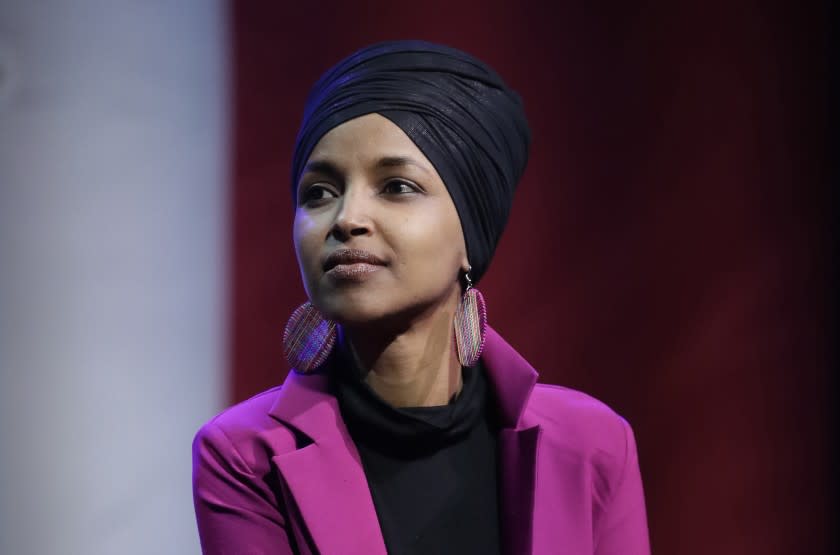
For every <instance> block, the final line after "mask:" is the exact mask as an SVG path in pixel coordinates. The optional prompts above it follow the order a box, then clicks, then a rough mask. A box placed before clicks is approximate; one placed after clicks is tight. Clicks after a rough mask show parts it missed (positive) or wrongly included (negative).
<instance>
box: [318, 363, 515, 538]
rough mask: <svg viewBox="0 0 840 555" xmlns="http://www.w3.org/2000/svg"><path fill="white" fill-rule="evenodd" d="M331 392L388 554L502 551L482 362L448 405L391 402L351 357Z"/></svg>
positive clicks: (467, 371) (493, 428)
mask: <svg viewBox="0 0 840 555" xmlns="http://www.w3.org/2000/svg"><path fill="white" fill-rule="evenodd" d="M336 367H341V368H343V370H341V371H334V372H333V373H332V374H331V375H332V380H331V382H332V385H333V392H334V393H335V395H336V398H337V399H338V402H339V406H340V407H341V414H342V416H343V418H344V421H345V423H346V424H347V428H348V430H349V432H350V435H351V437H352V438H353V441H354V442H355V444H356V447H357V448H358V450H359V454H360V455H361V458H362V465H363V466H364V471H365V475H366V476H367V481H368V485H369V487H370V491H371V494H372V497H373V503H374V505H375V507H376V513H377V515H378V517H379V524H380V527H381V528H382V535H383V538H384V540H385V546H386V547H387V549H388V553H391V554H397V555H404V554H414V553H418V554H420V553H422V554H423V555H427V554H430V553H435V554H447V553H452V554H458V555H465V554H470V553H476V554H482V555H486V554H490V555H492V554H498V553H500V549H501V548H500V539H499V509H498V501H497V499H498V495H497V489H498V488H497V481H496V477H497V474H496V436H497V430H498V428H497V425H496V424H495V422H494V418H493V415H492V412H493V411H492V410H490V407H491V406H492V403H488V394H489V388H488V386H487V378H486V377H485V373H484V369H483V368H482V367H481V365H480V364H479V365H478V366H476V367H475V368H463V387H462V389H461V392H460V394H458V395H457V396H456V397H453V399H452V400H451V401H450V402H449V404H448V405H443V406H438V407H412V408H394V407H392V406H391V405H389V404H388V403H387V402H385V401H384V400H383V399H382V398H381V397H379V396H378V395H377V394H376V393H375V392H374V391H373V390H372V389H371V388H370V386H368V385H367V383H366V382H365V381H363V380H362V379H361V378H360V377H359V376H358V371H357V370H356V369H355V368H354V367H353V366H352V364H341V365H336Z"/></svg>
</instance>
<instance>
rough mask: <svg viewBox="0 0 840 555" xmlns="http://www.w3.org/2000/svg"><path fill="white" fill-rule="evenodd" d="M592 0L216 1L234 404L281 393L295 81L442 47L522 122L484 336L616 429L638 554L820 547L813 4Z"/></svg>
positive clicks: (292, 292) (823, 342)
mask: <svg viewBox="0 0 840 555" xmlns="http://www.w3.org/2000/svg"><path fill="white" fill-rule="evenodd" d="M534 4H535V5H536V3H534ZM590 4H595V3H589V2H584V1H578V2H567V3H565V4H563V5H562V6H560V7H553V8H550V9H549V8H543V7H532V8H528V9H524V8H523V7H522V6H518V5H516V3H514V2H491V3H489V4H488V3H486V2H482V3H456V2H452V1H446V2H425V3H417V2H415V3H395V2H369V3H367V6H366V7H365V9H364V11H362V10H361V8H360V7H358V5H356V3H350V2H338V1H336V2H320V3H319V2H308V3H307V6H308V7H304V6H303V5H298V6H289V5H286V3H277V2H268V1H262V2H253V1H249V2H236V3H234V4H233V5H234V6H235V7H234V8H233V16H234V18H233V20H234V33H233V37H234V45H235V57H234V68H235V126H234V132H235V143H234V144H235V166H234V176H233V183H234V185H235V186H234V189H233V193H232V199H233V203H232V205H233V223H234V226H233V229H234V236H233V260H234V264H233V270H232V271H233V275H232V299H233V300H232V303H233V305H232V306H233V327H232V341H233V344H232V347H233V348H232V352H233V358H232V369H233V372H232V376H233V377H232V391H233V399H232V401H233V400H240V399H242V398H245V397H247V396H250V395H251V394H253V393H255V392H257V391H259V390H262V389H264V388H267V387H269V386H272V385H275V384H277V383H279V382H280V381H281V380H282V379H283V377H284V375H285V373H286V368H285V365H284V363H283V362H282V360H283V357H282V348H281V340H280V338H281V334H282V329H283V326H284V324H285V320H286V318H287V316H288V315H289V314H290V312H291V311H292V309H293V308H294V307H295V306H297V305H298V304H299V303H300V302H302V301H303V300H304V294H303V290H302V288H301V286H300V284H299V278H298V271H297V265H296V262H295V258H294V254H293V250H292V244H291V233H290V230H291V217H292V209H291V206H290V198H289V184H288V168H289V161H290V153H291V150H292V145H293V141H294V136H295V133H296V131H297V127H298V124H299V118H300V114H301V110H302V105H303V100H304V97H305V94H306V92H307V89H308V87H309V86H310V84H311V83H312V82H313V81H314V80H315V79H316V78H317V77H318V75H319V74H320V73H321V72H322V71H323V70H324V69H326V68H327V67H328V66H329V65H331V64H332V63H334V62H335V61H337V60H338V59H339V58H341V57H343V56H344V55H346V54H348V53H349V52H351V51H352V50H354V49H356V48H358V47H360V46H363V45H365V44H368V43H371V42H375V41H378V40H384V39H390V38H424V39H428V40H433V41H439V42H444V43H448V44H451V45H453V46H456V47H460V48H463V49H465V50H468V51H470V52H473V53H475V54H476V55H478V56H479V57H481V58H483V59H485V60H486V61H487V62H489V63H490V64H491V65H493V66H494V67H496V68H497V69H498V70H499V72H500V73H501V74H502V75H503V76H504V77H505V78H506V80H507V81H508V82H509V83H510V84H511V85H512V86H513V87H514V88H516V89H517V90H518V91H520V93H521V94H522V96H523V98H524V100H525V104H526V109H527V112H528V114H529V117H530V120H531V124H532V128H533V136H534V140H533V150H532V155H531V161H530V164H529V167H528V171H527V173H526V175H525V177H524V179H523V181H522V183H521V187H520V190H519V193H518V196H517V199H516V202H515V204H514V208H513V214H512V217H511V221H510V224H509V226H508V230H507V232H506V235H505V236H504V238H503V240H502V243H501V245H500V247H499V250H498V253H497V256H496V259H495V260H494V263H493V266H492V267H491V270H490V272H489V274H488V275H487V277H486V278H485V280H484V281H483V282H482V284H481V289H482V291H483V292H484V294H485V296H486V298H487V300H488V304H489V316H490V320H491V323H492V324H493V325H494V326H496V327H497V328H498V329H499V330H500V331H501V332H502V334H503V335H504V336H506V337H507V338H508V340H509V341H510V342H511V343H512V344H513V345H514V346H516V347H517V348H518V349H519V350H520V351H521V352H522V353H523V354H524V355H525V356H526V358H528V359H529V360H530V361H531V362H532V364H533V365H534V366H535V367H536V368H537V369H538V370H539V371H540V372H541V375H542V379H543V380H544V381H546V382H554V383H561V384H564V385H568V386H571V387H575V388H578V389H582V390H584V391H586V392H588V393H590V394H593V395H595V396H596V397H598V398H600V399H602V400H604V401H606V402H607V403H608V404H610V405H611V406H612V407H614V408H615V409H616V410H617V411H618V412H619V413H621V414H622V415H624V416H625V417H626V418H627V419H628V420H629V421H630V422H631V424H633V426H634V428H635V431H636V435H637V439H638V444H639V449H640V454H641V466H642V474H643V477H644V481H645V486H646V493H647V500H648V509H649V518H650V527H651V537H652V542H653V547H654V550H655V552H657V553H662V554H670V553H680V554H704V555H705V554H709V553H739V554H752V553H755V554H765V555H766V554H790V553H819V552H822V551H823V550H824V549H825V548H826V539H825V534H826V531H827V525H828V522H827V518H826V515H827V512H826V511H825V506H826V503H827V501H828V497H829V496H828V493H827V487H826V481H827V479H828V477H829V473H828V463H827V461H828V459H827V454H828V448H827V446H826V440H827V438H828V433H829V429H828V425H827V408H828V396H827V394H826V393H825V392H826V388H827V385H828V382H829V377H828V370H827V368H828V365H827V362H826V360H827V346H828V341H827V336H826V334H825V332H824V329H825V325H826V323H827V313H826V309H825V302H824V298H825V294H826V291H827V286H828V278H827V277H826V275H827V274H826V272H827V271H828V268H827V266H826V265H825V264H824V263H822V260H824V258H823V256H822V254H824V252H825V250H826V249H827V248H828V247H827V244H826V242H825V241H823V239H822V238H823V233H824V232H825V231H826V229H825V228H826V225H825V224H826V223H827V221H828V217H827V215H826V211H825V208H824V207H825V206H826V204H827V203H826V200H827V199H826V198H824V197H825V196H826V188H825V187H822V186H820V185H819V184H820V183H822V182H823V180H824V179H825V177H826V176H825V174H824V172H823V171H822V166H821V165H820V163H821V161H822V157H823V151H822V150H821V148H822V147H823V143H822V142H821V141H820V140H818V138H819V136H820V135H819V134H820V132H821V131H822V129H821V128H822V126H823V123H822V122H823V121H824V116H825V106H826V102H827V98H826V94H825V89H824V77H825V76H824V75H823V71H824V69H825V65H824V62H825V58H824V55H825V52H824V49H823V43H824V41H825V28H824V27H823V26H822V25H821V23H820V22H821V18H822V16H823V15H824V14H821V13H820V12H819V10H809V9H806V8H804V7H798V8H795V9H794V8H778V7H772V6H769V5H763V3H752V2H746V1H734V2H718V3H714V2H713V3H709V2H703V1H699V0H697V1H689V2H681V3H678V4H679V7H677V6H675V5H674V3H672V2H667V1H664V0H663V1H659V2H651V3H648V4H647V5H646V6H644V7H639V6H638V5H636V6H633V7H629V6H628V5H629V4H634V3H626V4H627V5H624V6H623V7H610V8H606V7H603V6H601V7H594V6H592V5H590ZM715 4H717V5H715Z"/></svg>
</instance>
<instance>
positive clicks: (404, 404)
mask: <svg viewBox="0 0 840 555" xmlns="http://www.w3.org/2000/svg"><path fill="white" fill-rule="evenodd" d="M529 141H530V133H529V130H528V126H527V122H526V119H525V115H524V112H523V109H522V105H521V102H520V100H519V97H518V96H517V95H516V94H515V93H514V92H513V91H511V90H510V89H509V88H508V87H507V86H506V85H505V83H504V82H503V81H502V80H501V78H500V77H499V76H498V75H497V74H496V73H495V72H494V71H493V70H492V69H490V68H489V67H487V66H486V65H485V64H483V63H482V62H480V61H478V60H476V59H475V58H473V57H471V56H469V55H468V54H465V53H463V52H460V51H458V50H455V49H452V48H448V47H444V46H439V45H434V44H429V43H424V42H417V41H396V42H388V43H382V44H377V45H374V46H371V47H368V48H365V49H363V50H361V51H359V52H357V53H355V54H353V55H352V56H350V57H348V58H347V59H345V60H343V61H342V62H340V63H339V64H338V65H336V66H335V67H333V68H332V69H330V70H329V71H327V72H326V73H325V74H324V76H323V77H322V78H321V79H320V80H319V81H318V82H317V83H316V84H315V86H314V88H313V90H312V92H311V94H310V96H309V98H308V100H307V105H306V109H305V112H304V119H303V124H302V127H301V130H300V133H299V134H298V138H297V144H296V147H295V154H294V159H293V167H292V188H293V197H294V200H295V205H296V207H297V208H296V212H295V221H294V243H295V249H296V253H297V257H298V262H299V265H300V270H301V275H302V278H303V282H304V286H305V288H306V292H307V295H308V297H309V302H307V303H305V304H304V305H303V306H301V307H300V308H299V309H298V310H297V311H296V312H295V313H294V314H293V315H292V318H291V319H290V321H289V324H288V325H287V328H286V333H285V336H284V347H285V352H286V354H287V358H288V359H289V363H290V365H291V366H292V367H293V368H294V371H293V372H291V373H290V374H289V377H288V378H287V379H286V381H285V383H284V384H283V385H282V387H276V388H274V389H270V390H268V391H266V392H264V393H261V394H259V395H257V396H256V397H253V398H252V399H249V400H247V401H245V402H243V403H240V404H238V405H236V406H234V407H231V408H230V409H228V410H226V411H225V412H223V413H222V414H220V415H219V416H217V417H216V418H214V419H213V420H211V421H210V422H208V423H207V424H205V425H204V426H203V427H202V429H201V430H200V431H199V432H198V434H197V436H196V439H195V443H194V495H195V507H196V515H197V519H198V528H199V533H200V536H201V542H202V548H203V550H204V552H205V553H324V554H354V553H358V554H365V555H370V554H382V553H386V552H387V553H396V554H404V553H424V554H425V553H459V554H465V553H482V554H486V553H510V554H517V555H518V554H526V553H540V554H542V553H566V554H578V553H580V554H583V553H598V554H619V553H620V554H645V553H648V552H649V547H648V539H647V525H646V518H645V510H644V500H643V494H642V486H641V479H640V474H639V468H638V462H637V457H636V449H635V444H634V440H633V434H632V432H631V429H630V427H629V426H628V424H627V423H626V422H625V421H624V420H623V419H621V418H620V417H619V416H618V415H616V414H615V413H614V412H613V411H611V410H610V409H609V408H607V407H606V406H604V405H603V404H602V403H600V402H598V401H596V400H594V399H592V398H591V397H588V396H586V395H584V394H582V393H578V392H576V391H572V390H569V389H564V388H560V387H555V386H547V385H537V384H536V380H537V373H536V372H535V371H534V370H533V369H532V368H531V367H530V365H529V364H528V363H527V362H526V361H525V360H524V359H523V358H522V357H521V356H520V355H519V354H517V353H516V351H515V350H514V349H513V348H512V347H511V346H510V345H508V344H507V343H506V342H505V341H504V340H503V339H502V338H501V337H500V336H499V335H498V334H497V333H496V332H495V331H494V330H493V329H492V328H490V327H489V326H487V322H486V313H485V307H484V300H483V298H482V296H481V294H480V293H478V291H477V289H476V288H475V287H474V285H475V284H476V283H477V282H478V281H479V280H480V279H481V276H482V275H483V274H484V273H485V271H486V270H487V267H488V265H489V263H490V259H491V257H492V254H493V251H494V249H495V247H496V244H497V242H498V240H499V237H500V235H501V232H502V230H503V229H504V226H505V223H506V221H507V216H508V212H509V209H510V205H511V201H512V197H513V192H514V189H515V187H516V185H517V182H518V180H519V178H520V176H521V175H522V172H523V171H524V169H525V164H526V161H527V157H528V145H529Z"/></svg>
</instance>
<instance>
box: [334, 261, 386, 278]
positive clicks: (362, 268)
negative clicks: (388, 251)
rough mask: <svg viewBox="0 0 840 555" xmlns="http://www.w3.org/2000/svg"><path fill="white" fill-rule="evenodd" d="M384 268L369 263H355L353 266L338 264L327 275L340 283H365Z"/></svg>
mask: <svg viewBox="0 0 840 555" xmlns="http://www.w3.org/2000/svg"><path fill="white" fill-rule="evenodd" d="M382 268H383V266H381V265H378V264H369V263H367V262H353V263H351V264H336V265H335V266H333V267H332V268H330V269H329V270H327V272H326V275H327V276H329V277H330V278H332V279H335V280H338V281H364V280H365V279H367V278H368V277H369V276H370V275H371V274H373V273H374V272H376V271H378V270H381V269H382Z"/></svg>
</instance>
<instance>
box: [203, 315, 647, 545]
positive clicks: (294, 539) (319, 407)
mask: <svg viewBox="0 0 840 555" xmlns="http://www.w3.org/2000/svg"><path fill="white" fill-rule="evenodd" d="M482 360H483V361H484V364H485V367H486V368H487V372H488V377H489V381H490V383H491V384H492V387H493V388H494V389H495V392H496V397H497V399H498V402H499V406H498V413H499V415H500V419H501V426H502V428H501V430H500V432H499V470H500V478H499V479H500V482H499V493H500V496H501V497H500V513H501V522H500V527H501V531H502V542H503V543H502V545H503V547H504V550H505V552H506V553H508V554H510V555H526V554H529V553H530V554H540V555H542V554H565V555H577V554H580V555H583V554H598V555H646V554H648V553H649V552H650V548H649V544H648V530H647V519H646V515H645V504H644V496H643V493H642V481H641V476H640V474H639V465H638V459H637V456H636V444H635V442H634V438H633V432H632V430H631V429H630V426H629V425H628V424H627V422H626V421H624V420H623V419H622V418H621V417H620V416H618V415H617V414H616V413H615V412H613V411H612V410H610V409H609V408H608V407H607V406H606V405H604V404H603V403H601V402H599V401H597V400H595V399H593V398H592V397H589V396H587V395H585V394H583V393H579V392H577V391H573V390H571V389H566V388H563V387H558V386H552V385H542V384H537V383H536V382H537V373H536V372H535V371H534V369H533V368H531V366H530V365H529V364H528V363H527V362H526V361H525V360H524V359H523V358H522V357H521V356H520V355H519V354H518V353H517V352H516V351H515V350H514V349H513V348H512V347H511V346H510V345H508V344H507V343H506V342H505V341H504V339H502V338H501V337H500V336H499V335H498V334H497V333H496V332H495V331H493V330H492V329H489V330H488V336H487V342H486V346H485V350H484V354H483V355H482ZM193 493H194V499H195V512H196V518H197V520H198V531H199V535H200V537H201V546H202V549H203V551H204V553H208V554H236V555H239V554H259V553H278V554H291V553H304V554H311V553H322V554H324V555H354V554H358V555H384V554H385V553H386V550H385V543H384V541H383V539H382V532H381V531H380V528H379V522H378V520H377V516H376V510H375V509H374V505H373V500H372V498H371V494H370V490H369V489H368V485H367V480H366V479H365V474H364V471H363V469H362V464H361V462H360V458H359V453H358V452H357V450H356V447H355V445H354V444H353V441H352V440H351V438H350V435H349V434H348V432H347V428H346V427H345V425H344V422H343V421H342V419H341V413H340V412H339V409H338V403H337V401H336V399H335V397H333V396H332V395H330V394H329V393H328V391H327V379H326V377H325V376H322V375H300V374H297V373H294V372H292V373H290V374H289V376H288V378H286V381H285V383H284V384H283V385H282V386H280V387H275V388H273V389H269V390H268V391H265V392H263V393H260V394H259V395H257V396H256V397H253V398H251V399H248V400H247V401H245V402H243V403H240V404H238V405H235V406H233V407H231V408H229V409H227V410H226V411H224V412H223V413H221V414H220V415H219V416H217V417H215V418H214V419H213V420H211V421H210V422H208V423H207V424H205V425H204V426H203V427H202V428H201V430H199V432H198V434H197V435H196V438H195V442H194V443H193Z"/></svg>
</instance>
